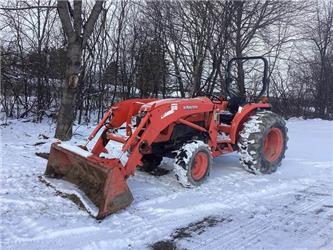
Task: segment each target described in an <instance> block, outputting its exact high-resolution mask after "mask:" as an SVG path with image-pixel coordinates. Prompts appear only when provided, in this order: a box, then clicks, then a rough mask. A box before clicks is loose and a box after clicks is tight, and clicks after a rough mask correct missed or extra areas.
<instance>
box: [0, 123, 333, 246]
mask: <svg viewBox="0 0 333 250" xmlns="http://www.w3.org/2000/svg"><path fill="white" fill-rule="evenodd" d="M7 123H8V125H1V127H0V132H1V149H0V150H1V151H0V155H1V169H0V171H1V172H0V174H1V183H0V204H1V223H0V233H1V247H0V248H1V249H43V250H45V249H78V248H80V249H145V248H149V247H151V246H153V245H154V246H155V247H156V248H157V246H164V247H166V246H177V248H179V249H244V248H246V249H333V122H329V121H322V120H299V119H292V120H289V121H288V123H287V126H288V129H289V144H288V147H289V148H288V151H287V154H286V158H285V159H284V161H283V163H282V166H281V167H280V168H279V169H278V171H277V172H276V173H274V174H272V175H262V176H255V175H252V174H249V173H247V172H245V171H244V170H243V169H242V168H241V167H240V164H239V162H238V156H237V154H230V155H226V156H222V157H220V158H217V159H214V161H213V163H214V166H213V169H212V173H211V176H210V178H209V180H208V182H207V183H205V184H204V185H202V186H201V187H198V188H196V189H184V188H183V187H181V186H180V185H179V184H178V183H177V182H176V180H175V178H174V176H173V173H172V171H171V172H170V173H169V174H166V175H163V176H160V177H157V176H152V175H150V174H146V173H143V172H139V171H137V174H136V175H135V176H134V177H131V178H130V179H129V186H130V188H131V191H132V193H133V195H134V198H135V200H134V202H133V203H132V205H131V206H130V207H128V208H127V209H125V210H122V211H120V212H118V213H116V214H114V215H111V216H109V217H107V218H106V219H105V220H103V221H96V220H95V219H93V218H92V217H91V216H89V215H88V214H87V213H86V212H85V211H83V210H80V209H79V208H78V207H77V206H76V205H75V204H74V203H73V202H72V201H70V200H67V199H64V198H62V197H61V196H59V195H57V193H56V192H55V191H54V190H53V189H52V188H50V187H47V186H46V185H45V184H43V183H42V182H40V180H39V178H38V177H39V176H40V175H42V174H43V172H44V170H45V167H46V163H47V162H46V160H45V159H42V158H40V157H37V156H36V155H35V153H36V152H48V151H49V147H50V144H51V142H52V139H45V138H43V136H42V135H46V136H51V137H52V135H53V133H54V125H52V124H51V123H48V122H44V123H42V124H35V123H31V122H23V121H15V120H12V121H11V120H9V121H8V122H7ZM92 129H93V127H89V126H81V127H79V128H78V129H77V130H76V132H75V136H74V138H73V140H72V141H71V143H82V142H83V141H84V139H85V137H86V136H87V134H88V133H89V132H90V131H91V130H92ZM111 147H114V150H113V152H115V155H117V154H118V153H117V152H119V146H118V145H116V144H114V145H111ZM162 165H163V167H164V168H170V166H172V161H171V160H168V159H165V160H164V161H163V163H162Z"/></svg>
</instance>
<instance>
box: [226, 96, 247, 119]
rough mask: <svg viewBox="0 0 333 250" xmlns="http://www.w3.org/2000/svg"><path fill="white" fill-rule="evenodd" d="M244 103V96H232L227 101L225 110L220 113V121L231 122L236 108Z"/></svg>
mask: <svg viewBox="0 0 333 250" xmlns="http://www.w3.org/2000/svg"><path fill="white" fill-rule="evenodd" d="M245 104H246V98H245V97H241V96H233V97H231V98H230V99H229V101H228V106H227V112H224V113H222V114H220V123H225V124H231V122H232V120H233V119H234V116H235V115H236V113H237V111H238V108H239V107H242V106H244V105H245Z"/></svg>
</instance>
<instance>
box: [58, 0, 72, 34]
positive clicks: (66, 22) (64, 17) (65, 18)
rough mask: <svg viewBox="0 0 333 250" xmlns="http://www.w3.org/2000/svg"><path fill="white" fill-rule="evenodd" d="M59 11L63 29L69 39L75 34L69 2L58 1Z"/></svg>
mask: <svg viewBox="0 0 333 250" xmlns="http://www.w3.org/2000/svg"><path fill="white" fill-rule="evenodd" d="M57 9H58V13H59V17H60V20H61V24H62V28H63V29H64V31H65V33H66V36H67V37H68V38H69V37H70V36H71V34H72V33H73V32H74V28H73V24H72V21H71V17H70V14H69V8H68V2H67V1H62V0H58V2H57Z"/></svg>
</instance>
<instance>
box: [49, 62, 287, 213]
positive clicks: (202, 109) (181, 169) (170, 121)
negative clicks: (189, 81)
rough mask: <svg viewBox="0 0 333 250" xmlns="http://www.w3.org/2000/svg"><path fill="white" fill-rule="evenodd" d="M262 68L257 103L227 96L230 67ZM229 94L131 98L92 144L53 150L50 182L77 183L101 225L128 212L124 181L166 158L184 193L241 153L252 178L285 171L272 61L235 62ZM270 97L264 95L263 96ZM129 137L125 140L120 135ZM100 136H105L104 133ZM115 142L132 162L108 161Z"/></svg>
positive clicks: (282, 130) (282, 127)
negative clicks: (215, 163) (271, 92)
mask: <svg viewBox="0 0 333 250" xmlns="http://www.w3.org/2000/svg"><path fill="white" fill-rule="evenodd" d="M250 59H260V60H263V62H264V66H265V67H264V77H263V81H262V83H263V84H262V89H261V91H260V93H259V95H258V96H257V101H253V102H250V103H249V102H247V101H246V98H245V97H239V96H236V95H235V94H234V93H233V92H231V91H230V89H229V87H230V83H231V81H232V79H231V77H230V68H231V64H232V62H234V61H237V60H242V61H246V60H250ZM226 79H227V84H226V85H227V93H228V95H229V99H228V100H226V99H224V98H222V97H217V96H210V97H196V98H188V99H177V98H173V99H160V100H158V99H130V100H125V101H121V102H119V103H117V104H115V105H113V106H112V107H111V108H110V109H109V110H108V112H107V113H106V114H105V115H104V117H103V118H102V120H101V121H100V122H99V124H98V125H97V127H96V128H95V129H94V131H93V132H92V133H91V135H90V136H89V138H88V142H89V141H91V140H93V138H94V137H96V135H97V134H98V133H100V136H99V138H98V140H97V141H96V142H95V144H94V146H93V147H92V149H91V151H89V150H88V149H87V147H86V146H87V145H85V146H78V147H75V148H73V146H68V145H66V144H64V143H61V142H57V143H54V144H52V147H51V152H50V156H49V160H48V164H47V169H46V172H45V175H46V177H51V178H60V179H62V180H65V181H68V182H71V183H72V184H75V185H76V186H77V187H78V188H79V189H80V190H81V191H83V192H84V195H85V196H86V197H87V198H89V199H90V201H91V202H92V203H94V204H95V206H96V207H97V208H98V213H97V215H96V217H97V218H98V219H101V218H104V217H105V216H107V215H109V214H111V213H114V212H116V211H118V210H120V209H122V208H125V207H127V206H128V205H130V204H131V202H132V201H133V196H132V194H131V192H130V190H129V188H128V186H127V183H126V181H127V178H129V177H130V176H131V175H134V173H135V171H136V169H137V168H141V169H143V170H145V171H152V170H154V169H155V168H157V167H158V166H159V164H160V163H161V161H162V158H163V157H170V158H174V159H175V160H174V169H173V171H174V174H175V177H176V178H177V180H178V181H179V182H180V183H181V184H182V185H183V186H185V187H195V186H199V185H201V184H202V183H203V182H204V181H205V180H206V179H207V177H208V176H209V173H210V171H211V165H212V158H213V157H218V156H220V155H222V154H226V153H231V152H233V151H238V152H239V155H240V163H241V165H242V166H243V167H244V168H245V170H247V171H249V172H251V173H254V174H269V173H272V172H274V171H276V169H277V167H278V166H279V165H280V163H281V160H282V158H283V157H284V153H285V150H286V143H287V134H286V133H287V128H286V126H285V121H284V120H283V119H282V118H281V117H280V116H279V115H277V114H275V113H273V112H271V111H270V109H271V105H270V104H269V103H268V98H267V96H268V78H267V61H266V59H265V58H262V57H250V58H248V57H246V58H234V59H232V60H231V61H230V62H229V64H228V69H227V77H226ZM265 93H266V96H265V97H264V96H263V95H264V94H265ZM120 129H125V130H126V135H121V134H120V133H118V131H119V130H120ZM100 130H102V131H100ZM110 141H116V142H119V143H122V144H123V146H122V151H123V152H124V153H125V152H126V153H127V157H128V160H127V161H126V163H124V164H123V163H122V162H121V159H120V158H111V157H107V153H108V152H107V149H106V146H107V144H108V143H109V142H110Z"/></svg>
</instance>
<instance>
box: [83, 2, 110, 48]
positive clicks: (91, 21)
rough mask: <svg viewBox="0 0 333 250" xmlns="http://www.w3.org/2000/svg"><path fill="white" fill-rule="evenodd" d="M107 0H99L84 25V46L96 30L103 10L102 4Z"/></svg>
mask: <svg viewBox="0 0 333 250" xmlns="http://www.w3.org/2000/svg"><path fill="white" fill-rule="evenodd" d="M104 2H105V0H97V1H96V3H95V5H94V8H93V9H92V11H91V13H90V16H89V18H88V21H87V22H86V23H85V25H84V32H83V41H82V47H83V48H84V47H85V46H86V44H87V41H88V39H89V37H90V35H91V33H92V32H93V30H94V26H95V23H96V21H97V19H98V16H99V14H100V12H101V11H102V6H103V3H104Z"/></svg>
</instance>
